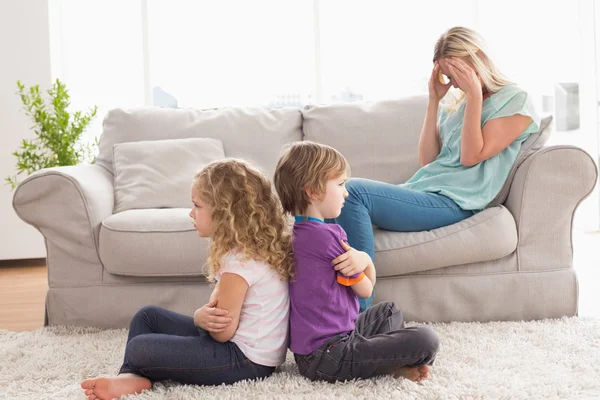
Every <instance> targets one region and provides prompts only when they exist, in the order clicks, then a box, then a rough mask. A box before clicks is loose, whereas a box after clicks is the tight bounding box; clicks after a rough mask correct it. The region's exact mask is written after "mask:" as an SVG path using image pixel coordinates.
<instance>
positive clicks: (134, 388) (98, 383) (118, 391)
mask: <svg viewBox="0 0 600 400" xmlns="http://www.w3.org/2000/svg"><path fill="white" fill-rule="evenodd" d="M81 388H82V389H83V390H84V393H85V395H86V396H88V400H96V399H99V400H112V399H118V398H119V397H121V396H122V395H124V394H134V393H141V392H142V390H144V389H148V390H149V389H152V382H150V381H149V380H148V379H146V378H143V377H141V376H139V375H135V374H120V375H117V376H113V377H98V378H93V379H86V380H85V381H83V382H81Z"/></svg>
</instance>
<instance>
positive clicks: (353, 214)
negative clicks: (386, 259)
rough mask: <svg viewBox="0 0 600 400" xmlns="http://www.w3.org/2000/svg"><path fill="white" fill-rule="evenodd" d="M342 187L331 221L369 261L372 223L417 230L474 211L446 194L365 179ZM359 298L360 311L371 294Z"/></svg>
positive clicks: (452, 221) (450, 221)
mask: <svg viewBox="0 0 600 400" xmlns="http://www.w3.org/2000/svg"><path fill="white" fill-rule="evenodd" d="M346 190H348V198H347V199H346V203H345V205H344V208H342V213H341V214H340V216H339V217H338V218H336V219H335V222H336V223H338V224H339V225H341V226H342V228H344V230H345V231H346V234H347V235H348V243H349V244H350V246H352V247H354V248H355V249H357V250H361V251H365V252H366V253H367V254H369V256H371V259H372V260H375V244H374V240H373V225H375V226H377V227H378V228H380V229H385V230H388V231H397V232H420V231H428V230H432V229H437V228H441V227H443V226H447V225H452V224H455V223H457V222H459V221H462V220H463V219H465V218H468V217H470V216H472V215H473V214H474V212H473V211H465V210H463V209H461V208H460V207H459V206H458V204H456V203H455V202H454V201H453V200H451V199H450V198H448V197H446V196H442V195H439V194H435V193H423V192H417V191H414V190H411V189H407V188H404V187H402V186H398V185H392V184H389V183H384V182H378V181H372V180H369V179H362V178H351V179H349V180H348V181H347V182H346ZM359 301H360V311H364V310H366V309H367V308H368V307H369V305H370V304H371V302H372V301H373V296H372V295H371V297H370V298H368V299H359ZM398 306H399V307H402V305H401V304H399V305H398Z"/></svg>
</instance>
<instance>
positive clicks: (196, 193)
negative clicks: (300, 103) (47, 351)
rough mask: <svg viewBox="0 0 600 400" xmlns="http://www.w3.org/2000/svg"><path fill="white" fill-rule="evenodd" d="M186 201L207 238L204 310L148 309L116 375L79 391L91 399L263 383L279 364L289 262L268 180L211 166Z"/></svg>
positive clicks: (237, 167) (235, 164) (236, 165)
mask: <svg viewBox="0 0 600 400" xmlns="http://www.w3.org/2000/svg"><path fill="white" fill-rule="evenodd" d="M192 202H193V207H192V210H191V211H190V217H191V218H192V222H193V224H194V227H195V228H196V230H197V232H198V235H199V236H200V237H207V238H210V239H211V245H210V251H209V256H208V279H209V280H210V281H213V282H214V281H216V285H215V287H214V290H213V292H212V294H211V296H210V300H209V303H208V304H206V305H204V306H203V307H201V308H199V309H198V310H196V312H195V313H194V316H193V318H192V317H191V316H187V315H181V314H177V313H175V312H172V311H169V310H166V309H163V308H159V307H154V306H148V307H144V308H142V309H141V310H140V311H138V313H137V314H136V315H135V316H134V317H133V320H132V321H131V327H130V331H129V337H128V339H127V345H126V347H125V359H124V362H123V365H122V367H121V370H120V372H119V374H118V375H117V376H115V377H108V378H106V377H97V378H94V379H88V380H85V381H83V382H82V383H81V387H82V388H83V389H84V391H85V395H86V396H88V399H89V400H95V399H101V400H104V399H113V398H118V397H120V396H121V395H123V394H133V393H140V392H141V391H142V390H144V389H151V388H152V383H153V382H156V381H162V380H166V379H170V380H174V381H177V382H181V383H186V384H197V385H219V384H222V383H225V384H230V383H234V382H237V381H240V380H244V379H256V378H264V377H267V376H269V375H271V374H272V373H273V371H274V370H275V367H277V366H279V365H281V364H283V362H284V361H285V355H286V349H287V334H288V317H289V296H288V283H287V280H288V279H289V278H290V275H291V273H292V267H293V264H292V261H293V259H292V257H291V244H290V237H289V234H288V233H287V230H286V223H285V220H284V216H283V213H282V210H281V204H280V202H279V200H278V199H277V197H276V195H275V194H274V192H273V190H272V185H271V183H270V181H269V180H268V179H267V178H266V177H265V176H264V175H263V174H261V173H260V172H258V171H257V170H256V169H253V168H252V167H250V166H249V165H248V164H246V163H245V162H243V161H239V160H233V159H229V160H224V161H217V162H213V163H211V164H209V165H208V166H206V167H205V168H204V169H203V170H202V171H201V172H199V173H198V174H197V175H196V177H195V178H194V182H193V185H192ZM217 305H218V309H217V308H215V306H217Z"/></svg>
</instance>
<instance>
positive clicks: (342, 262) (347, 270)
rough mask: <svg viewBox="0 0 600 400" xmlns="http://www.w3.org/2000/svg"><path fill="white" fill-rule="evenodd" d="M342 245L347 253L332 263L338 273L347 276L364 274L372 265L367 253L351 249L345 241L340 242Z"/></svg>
mask: <svg viewBox="0 0 600 400" xmlns="http://www.w3.org/2000/svg"><path fill="white" fill-rule="evenodd" d="M340 243H341V244H342V247H343V248H344V250H346V252H345V253H344V254H342V255H341V256H339V257H337V258H336V259H334V260H333V261H332V262H331V264H333V265H335V267H334V269H335V270H336V271H338V272H340V273H342V274H343V275H345V276H352V275H356V274H359V273H361V272H363V271H364V270H365V269H366V268H367V267H368V266H369V264H371V262H372V261H371V257H369V255H368V254H367V253H365V252H364V251H358V250H356V249H355V248H353V247H350V245H349V244H348V243H346V242H344V241H343V240H340Z"/></svg>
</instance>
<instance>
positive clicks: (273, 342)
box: [215, 253, 290, 367]
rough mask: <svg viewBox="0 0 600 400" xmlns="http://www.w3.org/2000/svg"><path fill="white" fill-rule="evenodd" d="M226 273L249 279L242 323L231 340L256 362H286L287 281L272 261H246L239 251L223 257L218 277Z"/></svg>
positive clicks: (270, 363)
mask: <svg viewBox="0 0 600 400" xmlns="http://www.w3.org/2000/svg"><path fill="white" fill-rule="evenodd" d="M224 273H232V274H236V275H239V276H241V277H242V278H244V280H245V281H246V282H247V283H248V291H247V292H246V298H245V299H244V303H243V305H242V311H241V314H240V322H239V326H238V329H237V331H236V332H235V334H234V335H233V337H232V338H231V341H232V342H233V343H235V344H236V345H238V347H239V348H240V350H241V351H242V352H243V353H244V355H245V356H246V357H248V359H250V361H252V362H254V363H256V364H260V365H265V366H268V367H277V366H279V365H281V364H283V363H284V362H285V356H286V352H287V346H288V326H289V310H290V297H289V288H288V283H287V282H286V281H282V280H281V278H280V276H279V274H278V273H277V272H276V271H275V270H274V269H273V268H272V267H271V266H270V265H268V264H266V263H264V262H260V261H256V260H246V261H243V256H242V255H241V254H239V253H237V254H228V255H226V256H225V257H224V258H223V261H222V262H221V269H220V271H219V272H218V273H217V275H216V277H215V278H216V280H217V281H219V280H220V279H221V275H222V274H224Z"/></svg>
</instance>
